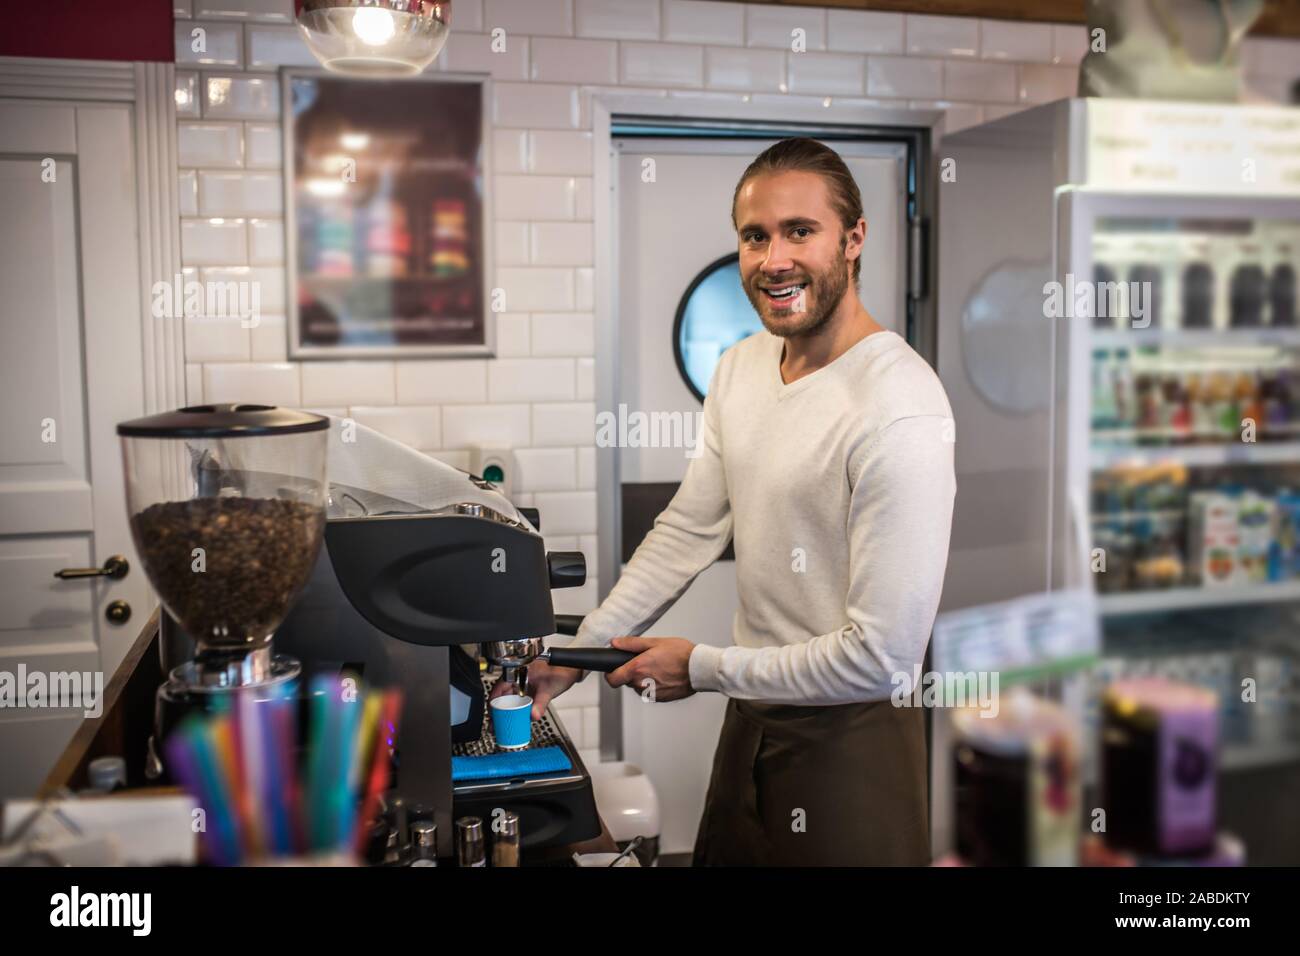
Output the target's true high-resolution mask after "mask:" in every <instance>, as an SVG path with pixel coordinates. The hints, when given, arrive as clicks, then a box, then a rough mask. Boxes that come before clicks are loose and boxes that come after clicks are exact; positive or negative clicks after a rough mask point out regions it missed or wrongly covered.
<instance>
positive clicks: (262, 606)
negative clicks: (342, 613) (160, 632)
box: [131, 497, 325, 647]
mask: <svg viewBox="0 0 1300 956" xmlns="http://www.w3.org/2000/svg"><path fill="white" fill-rule="evenodd" d="M324 526H325V513H324V510H323V509H321V508H320V507H318V506H313V505H308V504H303V503H302V502H298V501H291V500H289V499H284V498H238V497H230V498H195V499H193V500H191V501H165V502H160V503H159V504H155V505H151V506H150V507H148V508H146V509H145V510H144V511H142V512H140V513H139V514H137V515H135V516H134V517H133V518H132V519H131V532H132V536H133V537H134V538H135V546H136V549H137V551H139V553H140V557H141V558H142V559H143V561H144V564H145V570H146V571H147V572H148V574H149V580H150V582H152V584H153V586H154V588H155V589H156V590H157V591H158V594H159V597H160V598H161V599H162V602H163V605H164V606H165V607H166V608H167V610H168V611H169V612H171V615H172V617H174V618H176V620H177V622H178V623H179V624H180V625H181V627H182V628H184V630H185V631H186V633H188V634H189V635H190V636H191V637H193V638H194V639H195V640H198V641H201V642H202V643H204V644H206V645H208V646H210V647H211V646H221V645H224V646H230V647H243V646H247V645H256V644H260V643H262V642H263V641H265V640H266V639H267V638H269V637H270V636H271V633H272V632H273V631H274V630H275V628H276V627H277V626H278V625H279V624H280V622H281V621H282V620H284V616H285V614H287V613H288V611H289V606H290V605H291V604H292V603H293V600H294V598H296V597H297V596H298V592H299V591H300V590H301V589H302V586H303V585H304V584H305V583H306V582H307V578H308V577H309V576H310V575H311V569H312V565H313V564H314V563H315V561H316V554H317V552H318V551H319V550H320V542H321V533H322V531H323V529H324ZM195 548H202V549H203V557H204V565H203V567H204V570H202V571H195V570H194V563H195V556H194V549H195Z"/></svg>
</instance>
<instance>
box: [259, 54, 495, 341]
mask: <svg viewBox="0 0 1300 956" xmlns="http://www.w3.org/2000/svg"><path fill="white" fill-rule="evenodd" d="M284 84H285V89H284V97H285V104H284V105H285V117H286V119H285V141H286V162H285V176H286V208H287V213H286V214H287V216H288V219H289V228H288V237H289V244H290V248H289V250H288V256H287V258H288V261H289V289H290V296H289V299H290V302H289V311H290V316H289V327H290V332H289V335H290V342H289V346H290V354H291V355H292V356H293V357H294V358H313V357H320V358H326V357H328V358H338V357H342V356H361V357H370V356H374V357H378V356H383V355H405V356H409V355H418V354H432V355H457V354H461V355H474V354H479V355H482V354H490V353H491V345H492V337H491V328H490V322H489V319H490V310H489V308H488V304H489V295H488V290H487V276H488V274H489V271H488V263H487V249H488V248H490V246H489V244H488V236H487V235H486V233H487V229H488V223H489V222H490V217H489V216H488V215H487V214H486V211H485V195H484V175H483V174H484V169H485V167H486V162H485V157H484V151H485V136H484V131H485V125H484V120H485V107H484V102H485V88H484V84H483V82H482V81H481V80H475V79H464V80H461V79H450V78H445V77H436V78H432V77H431V78H424V77H421V78H419V79H400V80H374V79H355V78H347V77H340V76H336V75H333V74H328V73H318V72H307V71H286V72H285V75H284Z"/></svg>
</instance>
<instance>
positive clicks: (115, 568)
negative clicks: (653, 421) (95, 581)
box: [54, 554, 131, 581]
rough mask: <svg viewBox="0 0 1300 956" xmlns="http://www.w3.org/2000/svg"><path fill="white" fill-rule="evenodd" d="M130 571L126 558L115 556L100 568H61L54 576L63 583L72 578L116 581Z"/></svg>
mask: <svg viewBox="0 0 1300 956" xmlns="http://www.w3.org/2000/svg"><path fill="white" fill-rule="evenodd" d="M130 570H131V565H130V564H129V563H128V562H127V560H126V558H124V557H122V556H121V555H120V554H115V555H113V556H112V557H111V558H109V559H108V560H107V561H105V562H104V566H103V567H102V568H63V569H62V570H61V571H55V572H54V576H55V577H56V578H59V579H61V580H63V581H70V580H72V579H74V578H112V579H113V580H114V581H117V580H119V579H121V578H124V577H126V573H127V572H128V571H130Z"/></svg>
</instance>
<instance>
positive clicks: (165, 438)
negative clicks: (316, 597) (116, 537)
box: [117, 404, 329, 777]
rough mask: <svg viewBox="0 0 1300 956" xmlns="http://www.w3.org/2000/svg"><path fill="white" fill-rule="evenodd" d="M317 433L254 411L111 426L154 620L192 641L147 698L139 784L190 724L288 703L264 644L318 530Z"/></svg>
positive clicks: (316, 427) (294, 684)
mask: <svg viewBox="0 0 1300 956" xmlns="http://www.w3.org/2000/svg"><path fill="white" fill-rule="evenodd" d="M328 428H329V420H328V419H327V418H323V417H321V416H319V415H311V414H308V413H305V412H300V411H294V410H291V409H283V408H275V407H272V406H267V405H247V404H241V405H200V406H195V407H191V408H182V409H179V410H177V411H171V412H164V413H162V414H158V415H152V416H149V417H147V418H140V419H136V420H134V421H129V422H123V423H122V424H120V425H118V426H117V433H118V435H120V436H121V437H122V453H123V462H124V465H125V469H126V493H127V510H128V513H129V514H130V521H131V535H132V538H133V539H134V541H135V546H136V551H137V553H138V554H139V556H140V560H141V563H142V564H143V566H144V570H145V574H147V575H148V577H149V582H150V584H152V585H153V588H154V590H155V591H156V592H157V593H158V598H159V600H160V602H161V603H162V606H163V608H164V610H165V612H166V614H168V615H170V616H171V617H172V618H173V619H174V620H175V622H176V624H177V625H179V627H180V628H181V629H182V630H183V631H184V632H185V633H186V634H188V635H190V636H191V637H192V638H193V639H194V641H195V653H194V657H193V659H192V660H189V661H185V662H184V663H181V664H179V665H177V666H175V667H173V668H171V670H170V671H169V672H168V676H167V680H166V681H165V682H164V683H163V685H162V686H161V687H160V688H159V689H158V696H157V701H156V707H155V717H154V733H153V737H152V738H151V739H150V766H149V767H148V768H146V769H147V774H148V775H149V776H150V777H157V776H159V775H160V774H161V772H162V767H161V764H160V762H159V759H158V754H159V753H160V747H159V745H160V744H161V742H162V740H163V739H164V738H165V737H166V736H167V734H168V733H169V732H170V731H171V729H172V728H173V727H174V726H175V725H176V723H177V722H178V721H179V720H180V719H181V718H182V717H183V716H185V715H186V714H187V713H190V712H193V711H202V712H209V711H212V710H214V709H219V708H223V707H226V706H228V705H229V704H231V703H233V700H232V699H231V698H232V697H233V695H234V694H235V693H247V694H252V695H253V697H254V699H256V700H267V699H271V698H276V697H283V696H285V695H292V694H295V693H297V691H298V689H299V688H298V678H299V675H300V673H301V670H302V668H301V665H300V663H299V661H298V660H297V659H295V658H292V657H287V656H283V655H277V654H274V653H273V652H272V650H271V637H272V635H273V634H274V633H275V629H276V628H277V627H279V625H280V623H281V622H282V621H283V620H284V617H285V615H286V614H288V612H289V609H290V607H291V606H292V605H293V602H294V600H295V598H297V596H298V593H299V592H300V591H301V590H302V587H303V585H304V584H305V583H306V582H307V579H308V577H309V576H310V575H311V571H312V568H313V566H314V565H315V563H316V558H317V554H318V553H319V551H320V546H321V539H322V535H323V533H324V529H325V500H326V493H327V485H326V475H325V471H326V453H327V438H328Z"/></svg>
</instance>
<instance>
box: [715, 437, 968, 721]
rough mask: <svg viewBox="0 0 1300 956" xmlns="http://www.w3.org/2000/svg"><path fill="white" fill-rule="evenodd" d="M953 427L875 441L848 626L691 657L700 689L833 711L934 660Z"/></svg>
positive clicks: (856, 535) (854, 509) (860, 504)
mask: <svg viewBox="0 0 1300 956" xmlns="http://www.w3.org/2000/svg"><path fill="white" fill-rule="evenodd" d="M951 428H952V420H951V419H950V418H945V417H943V416H940V415H918V416H914V417H907V418H900V419H897V420H895V421H894V422H892V423H890V424H889V425H888V426H886V427H885V428H883V429H882V430H881V431H880V432H879V433H878V434H877V436H876V437H875V438H874V439H872V441H871V444H870V446H869V447H868V449H867V450H866V452H865V453H864V454H863V456H862V460H861V462H860V463H859V465H858V475H857V480H856V481H855V482H854V483H853V485H852V490H851V493H850V504H849V514H848V528H847V530H848V536H849V591H848V596H847V601H846V605H847V606H846V607H845V618H846V623H845V624H844V625H843V626H842V627H840V628H839V629H838V630H835V631H832V632H830V633H828V634H819V635H815V636H813V635H810V636H809V639H807V640H804V641H802V642H801V643H796V644H788V645H785V646H781V647H763V648H750V647H736V646H732V647H726V648H722V647H712V646H709V645H706V644H698V645H696V647H695V649H694V650H693V651H692V652H691V658H690V679H691V685H692V686H693V687H694V688H695V689H696V690H697V691H698V690H716V691H721V692H722V693H724V694H726V695H727V696H728V697H737V698H740V699H742V700H762V701H771V702H773V703H799V704H805V705H830V704H846V703H857V702H863V701H869V700H882V699H886V698H888V697H889V696H890V693H891V691H892V689H893V683H892V678H893V675H895V674H897V673H898V672H904V673H906V674H907V675H908V677H909V679H910V678H911V676H912V669H913V667H914V666H919V665H920V664H921V663H922V661H923V660H924V658H925V648H926V645H927V644H928V643H929V640H930V631H931V628H932V627H933V625H934V616H935V612H936V611H937V610H938V607H939V594H940V591H941V590H942V589H943V577H944V571H945V569H946V567H947V562H948V539H949V533H950V531H951V526H952V508H953V498H954V496H955V494H956V487H957V485H956V477H955V474H954V470H953V441H952V433H951Z"/></svg>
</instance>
